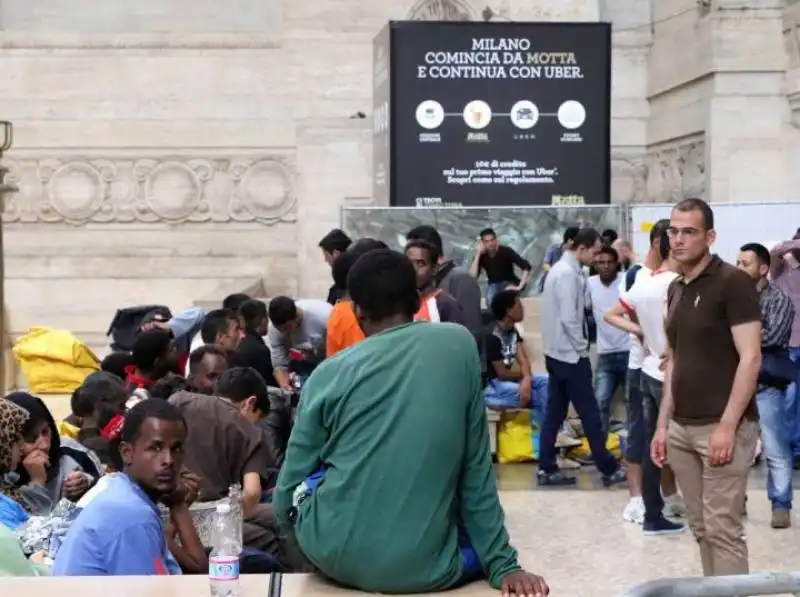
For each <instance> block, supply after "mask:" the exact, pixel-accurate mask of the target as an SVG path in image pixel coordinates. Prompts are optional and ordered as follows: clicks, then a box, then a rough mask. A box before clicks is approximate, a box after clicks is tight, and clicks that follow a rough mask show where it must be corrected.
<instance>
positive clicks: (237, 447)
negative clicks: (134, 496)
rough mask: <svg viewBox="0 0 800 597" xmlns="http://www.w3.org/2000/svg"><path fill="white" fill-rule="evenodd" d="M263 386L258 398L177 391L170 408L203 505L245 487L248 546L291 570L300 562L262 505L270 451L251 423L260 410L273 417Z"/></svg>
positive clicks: (244, 530) (243, 529) (245, 533)
mask: <svg viewBox="0 0 800 597" xmlns="http://www.w3.org/2000/svg"><path fill="white" fill-rule="evenodd" d="M256 375H258V374H257V373H256ZM259 377H260V376H259ZM259 381H260V383H261V388H259V390H258V392H257V395H255V396H253V395H252V394H251V395H248V396H242V395H240V394H235V395H233V394H232V395H230V396H229V397H218V396H206V395H202V394H193V393H189V392H178V393H177V394H175V395H174V396H172V397H171V398H170V399H169V403H170V404H171V405H173V406H174V407H176V408H177V409H178V411H179V412H180V413H181V415H182V416H183V418H184V419H185V420H186V423H187V425H188V430H189V433H188V436H187V437H186V445H185V448H184V449H185V456H186V467H187V468H188V469H189V470H191V471H192V472H194V473H196V474H197V475H198V476H199V477H200V488H199V498H198V499H199V501H202V502H213V501H216V500H219V499H221V498H224V497H226V496H227V495H228V492H229V490H230V487H231V485H234V484H240V485H241V486H242V498H243V504H242V508H243V513H244V518H245V520H244V525H243V528H242V537H243V541H244V544H245V546H246V547H252V548H255V549H259V550H261V551H264V552H266V553H268V554H270V555H272V556H274V557H275V558H277V559H278V560H279V561H280V563H281V564H282V565H284V566H285V567H287V568H290V567H292V566H293V565H294V563H295V561H294V560H292V558H291V554H288V555H287V553H286V552H285V550H284V546H283V542H282V541H281V536H280V533H279V531H278V528H277V522H276V521H275V518H274V515H273V514H272V507H271V505H270V504H261V503H260V501H261V493H262V491H263V488H262V485H261V476H262V474H263V473H264V472H265V471H266V470H267V465H268V458H267V450H266V447H265V445H264V440H263V437H262V434H261V431H260V430H259V429H258V428H257V427H256V426H255V425H254V424H253V423H252V422H251V421H250V420H249V419H250V418H255V416H256V415H255V413H256V412H257V411H260V412H261V413H264V414H267V413H268V412H269V398H268V397H267V387H266V384H264V381H263V380H261V379H259ZM223 389H224V388H223ZM245 413H248V414H247V415H245Z"/></svg>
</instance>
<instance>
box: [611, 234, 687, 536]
mask: <svg viewBox="0 0 800 597" xmlns="http://www.w3.org/2000/svg"><path fill="white" fill-rule="evenodd" d="M659 245H660V250H661V254H662V256H665V257H666V258H665V259H664V261H663V263H662V265H661V267H660V268H658V269H656V270H654V271H653V272H652V273H651V274H650V275H649V276H647V277H641V276H640V277H639V279H637V281H636V284H635V285H634V286H633V287H632V288H631V289H630V290H629V291H627V292H626V293H624V294H623V295H622V296H621V297H620V299H619V303H618V304H617V305H616V306H614V307H613V308H612V309H611V310H609V312H608V313H606V316H605V320H606V321H607V322H608V323H609V324H610V325H613V326H614V327H616V328H618V329H620V330H625V331H627V332H630V333H632V334H636V335H637V336H639V337H640V338H641V339H642V344H643V345H644V359H643V361H642V368H641V386H640V387H641V392H642V400H643V407H644V408H643V411H644V423H645V446H649V444H650V441H651V440H652V437H653V433H654V431H655V425H656V420H657V418H658V409H659V406H660V403H661V395H662V386H663V383H664V373H663V372H662V371H661V356H662V355H664V354H665V353H666V350H667V337H666V332H665V331H664V309H665V301H666V298H667V289H668V288H669V286H670V284H671V283H672V281H673V280H674V279H675V278H677V277H678V274H677V273H676V272H677V270H678V264H677V263H676V262H675V261H673V260H672V259H671V258H670V257H669V240H668V239H666V233H665V234H664V239H663V242H662V241H659ZM642 464H643V466H642V498H643V502H644V509H645V512H644V521H643V524H644V532H645V534H648V535H661V534H667V533H679V532H682V531H684V530H685V528H686V527H685V526H684V525H682V524H679V523H676V522H672V521H670V520H668V519H667V518H666V517H665V516H664V505H665V499H664V498H662V496H661V488H662V485H663V486H664V493H665V495H666V502H667V512H668V513H670V514H682V511H683V507H682V504H681V503H680V497H679V496H678V493H677V489H676V486H675V479H674V476H672V475H671V471H669V472H667V469H666V467H665V468H664V472H662V469H659V468H658V467H657V466H656V465H655V464H654V463H653V461H652V459H651V458H650V451H649V450H647V449H646V450H645V454H644V458H643V463H642Z"/></svg>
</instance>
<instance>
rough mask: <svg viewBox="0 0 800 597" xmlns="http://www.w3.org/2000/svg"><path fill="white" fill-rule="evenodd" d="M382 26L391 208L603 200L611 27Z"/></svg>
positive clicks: (607, 150) (606, 187)
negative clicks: (386, 49)
mask: <svg viewBox="0 0 800 597" xmlns="http://www.w3.org/2000/svg"><path fill="white" fill-rule="evenodd" d="M389 29H390V37H391V39H390V44H389V45H390V65H391V66H390V72H389V78H390V84H391V94H390V95H391V98H390V101H389V127H390V131H389V138H388V141H389V150H390V159H391V167H390V174H391V176H390V181H389V190H390V193H389V195H390V204H391V205H394V206H411V207H414V206H416V207H429V206H441V205H447V206H466V207H470V206H473V207H474V206H517V205H590V204H601V203H608V202H609V199H610V197H609V192H610V123H611V113H610V112H611V26H610V24H608V23H516V22H509V23H477V22H469V23H463V22H462V23H453V22H416V21H415V22H410V21H405V22H392V23H390V25H389ZM376 97H377V96H376ZM376 103H377V102H376ZM379 150H380V146H377V147H376V153H377V152H378V151H379Z"/></svg>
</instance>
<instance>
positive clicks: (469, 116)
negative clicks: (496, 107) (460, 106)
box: [464, 100, 492, 130]
mask: <svg viewBox="0 0 800 597" xmlns="http://www.w3.org/2000/svg"><path fill="white" fill-rule="evenodd" d="M491 121H492V109H491V108H490V107H489V104H487V103H486V102H484V101H481V100H473V101H471V102H470V103H468V104H467V105H466V106H465V107H464V122H466V123H467V126H468V127H469V128H471V129H476V130H477V129H482V128H486V127H487V126H488V125H489V123H490V122H491Z"/></svg>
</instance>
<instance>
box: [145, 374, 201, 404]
mask: <svg viewBox="0 0 800 597" xmlns="http://www.w3.org/2000/svg"><path fill="white" fill-rule="evenodd" d="M190 388H191V385H190V383H189V380H187V379H186V378H185V377H184V376H183V375H178V374H177V373H168V374H167V375H165V376H164V377H162V378H161V379H159V380H158V381H157V382H156V383H155V384H153V387H152V388H150V398H160V399H161V400H169V399H170V397H171V396H172V395H173V394H177V393H178V392H185V391H191V390H190Z"/></svg>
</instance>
